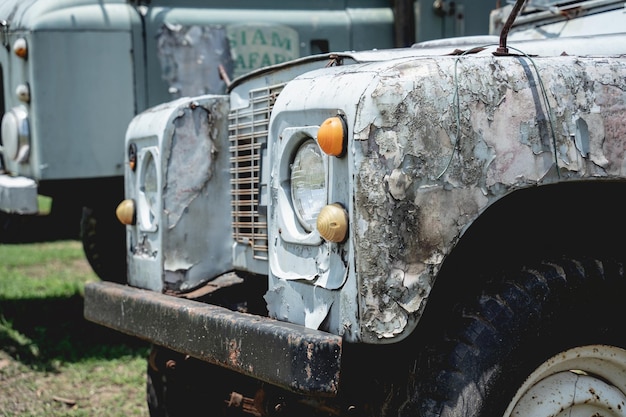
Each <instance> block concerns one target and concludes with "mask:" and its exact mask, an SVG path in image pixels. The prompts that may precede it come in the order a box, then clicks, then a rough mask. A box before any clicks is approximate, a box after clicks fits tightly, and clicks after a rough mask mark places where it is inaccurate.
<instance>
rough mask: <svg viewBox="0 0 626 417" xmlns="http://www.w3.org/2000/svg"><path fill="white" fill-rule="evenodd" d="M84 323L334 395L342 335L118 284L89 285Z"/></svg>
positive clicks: (300, 388) (298, 387) (283, 383)
mask: <svg viewBox="0 0 626 417" xmlns="http://www.w3.org/2000/svg"><path fill="white" fill-rule="evenodd" d="M84 314H85V318H86V319H87V320H89V321H92V322H94V323H98V324H101V325H103V326H106V327H110V328H112V329H115V330H118V331H120V332H123V333H126V334H129V335H132V336H136V337H138V338H141V339H144V340H147V341H149V342H152V343H154V344H157V345H160V346H164V347H167V348H169V349H172V350H175V351H178V352H180V353H183V354H187V355H190V356H192V357H195V358H198V359H201V360H204V361H207V362H210V363H213V364H216V365H221V366H224V367H227V368H230V369H232V370H235V371H237V372H240V373H243V374H245V375H249V376H251V377H254V378H256V379H259V380H262V381H265V382H268V383H271V384H274V385H277V386H280V387H282V388H285V389H288V390H291V391H294V392H299V393H309V394H318V395H320V394H321V395H329V396H334V395H336V394H337V391H338V389H339V368H340V361H341V352H342V342H341V337H339V336H336V335H333V334H329V333H325V332H321V331H317V330H312V329H307V328H304V327H302V326H297V325H293V324H290V323H284V322H280V321H276V320H273V319H269V318H266V317H260V316H255V315H251V314H245V313H238V312H233V311H231V310H228V309H225V308H222V307H217V306H213V305H209V304H204V303H200V302H197V301H192V300H187V299H182V298H177V297H172V296H168V295H163V294H160V293H156V292H153V291H147V290H142V289H137V288H133V287H129V286H126V285H120V284H115V283H112V282H93V283H88V284H86V286H85V311H84Z"/></svg>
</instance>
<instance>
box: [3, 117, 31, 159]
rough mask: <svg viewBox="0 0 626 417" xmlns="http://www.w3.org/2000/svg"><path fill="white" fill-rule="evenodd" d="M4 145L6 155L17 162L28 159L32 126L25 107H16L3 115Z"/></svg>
mask: <svg viewBox="0 0 626 417" xmlns="http://www.w3.org/2000/svg"><path fill="white" fill-rule="evenodd" d="M2 145H3V147H4V155H5V156H6V157H8V158H10V159H12V160H14V161H16V162H25V161H26V160H27V159H28V154H29V151H30V127H29V123H28V112H27V111H26V109H25V108H24V107H21V106H19V107H14V108H12V109H11V110H10V111H8V112H7V113H5V114H4V116H3V117H2Z"/></svg>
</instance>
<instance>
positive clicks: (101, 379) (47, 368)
mask: <svg viewBox="0 0 626 417" xmlns="http://www.w3.org/2000/svg"><path fill="white" fill-rule="evenodd" d="M97 279H98V278H97V277H96V276H95V274H94V273H93V271H92V270H91V268H90V267H89V265H88V264H87V262H86V260H85V258H84V255H83V252H82V247H81V245H80V243H79V242H78V241H74V240H68V241H56V242H47V243H31V244H2V245H0V393H1V394H0V416H18V417H19V416H23V417H26V416H29V417H39V416H70V417H74V416H120V417H121V416H127V417H132V416H142V417H143V416H147V415H148V411H147V406H146V402H145V369H146V356H147V353H148V346H147V345H146V344H145V343H144V342H141V341H138V340H136V339H133V338H130V337H127V336H125V335H122V334H120V333H117V332H114V331H112V330H109V329H106V328H104V327H102V326H98V325H96V324H93V323H91V322H88V321H86V320H85V319H84V318H83V288H84V284H85V283H86V282H88V281H92V280H97Z"/></svg>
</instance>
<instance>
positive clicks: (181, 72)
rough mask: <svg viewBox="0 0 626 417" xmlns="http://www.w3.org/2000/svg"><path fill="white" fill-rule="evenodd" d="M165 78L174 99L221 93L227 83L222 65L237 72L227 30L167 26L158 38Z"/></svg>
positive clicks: (207, 27)
mask: <svg viewBox="0 0 626 417" xmlns="http://www.w3.org/2000/svg"><path fill="white" fill-rule="evenodd" d="M157 36H158V37H157V48H158V49H157V53H158V56H159V60H160V62H161V71H162V77H163V79H164V80H166V81H167V83H168V85H169V90H170V93H171V94H172V97H176V98H179V97H185V96H191V97H192V96H199V95H203V94H221V93H224V91H225V90H226V84H225V82H224V80H222V79H221V76H220V73H219V65H222V66H223V67H224V68H225V70H226V72H227V73H228V74H232V72H233V60H232V57H231V51H230V43H229V42H228V38H227V32H226V27H225V26H224V25H215V26H182V25H171V24H166V25H164V26H163V27H162V28H161V31H160V32H159V33H158V35H157Z"/></svg>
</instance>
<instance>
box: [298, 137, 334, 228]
mask: <svg viewBox="0 0 626 417" xmlns="http://www.w3.org/2000/svg"><path fill="white" fill-rule="evenodd" d="M291 199H292V201H293V205H294V208H295V211H296V215H297V216H298V219H299V220H300V223H302V226H303V227H304V228H305V229H306V230H307V231H309V232H310V231H312V230H313V229H315V223H316V221H317V215H318V214H319V212H320V210H321V209H322V207H324V206H325V205H326V170H325V169H324V160H323V158H322V152H321V151H320V148H319V146H318V145H317V143H316V142H315V141H314V140H312V139H311V140H307V141H306V142H304V143H303V144H302V145H301V146H300V148H298V151H297V152H296V156H295V158H294V160H293V163H292V165H291Z"/></svg>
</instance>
